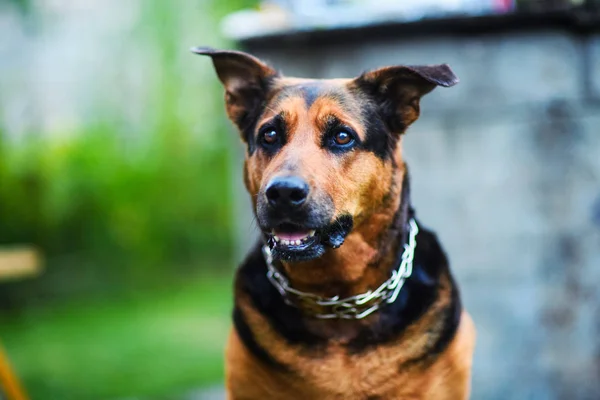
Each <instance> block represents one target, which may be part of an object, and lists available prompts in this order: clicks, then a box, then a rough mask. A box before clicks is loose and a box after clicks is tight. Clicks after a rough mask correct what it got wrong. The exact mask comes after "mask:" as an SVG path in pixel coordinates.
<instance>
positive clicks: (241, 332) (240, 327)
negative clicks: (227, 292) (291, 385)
mask: <svg viewBox="0 0 600 400" xmlns="http://www.w3.org/2000/svg"><path fill="white" fill-rule="evenodd" d="M233 325H234V326H235V330H236V332H237V334H238V336H239V338H240V340H241V341H242V343H244V345H245V346H246V348H247V349H248V351H250V353H252V354H253V355H254V356H255V357H256V358H257V359H258V360H260V361H262V362H263V363H265V364H266V365H268V366H269V367H273V368H277V369H278V370H280V371H289V367H288V366H287V365H285V364H282V363H281V362H279V361H277V360H275V358H273V356H272V355H271V354H269V352H268V351H267V350H266V349H265V348H263V347H262V346H261V345H260V344H258V342H257V341H256V339H255V338H254V334H253V333H252V330H251V329H250V327H249V326H248V323H247V322H246V318H245V317H244V313H243V312H242V310H240V309H239V308H238V307H237V306H236V307H235V308H234V309H233Z"/></svg>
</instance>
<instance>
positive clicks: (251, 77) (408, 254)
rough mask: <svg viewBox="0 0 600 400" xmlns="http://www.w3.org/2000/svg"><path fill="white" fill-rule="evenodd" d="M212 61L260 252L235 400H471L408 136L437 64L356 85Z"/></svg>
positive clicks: (247, 304) (449, 76) (241, 331)
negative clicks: (406, 149)
mask: <svg viewBox="0 0 600 400" xmlns="http://www.w3.org/2000/svg"><path fill="white" fill-rule="evenodd" d="M192 51H193V52H195V53H197V54H200V55H205V56H209V57H210V58H211V59H212V62H213V64H214V67H215V70H216V73H217V75H218V78H219V80H220V81H221V83H222V84H223V86H224V88H225V107H226V111H227V114H228V116H229V118H230V119H231V120H232V122H233V123H234V124H235V125H236V127H237V128H238V130H239V132H240V134H241V138H242V141H243V143H244V145H245V148H246V156H245V162H244V172H243V177H244V184H245V186H246V188H247V190H248V192H249V193H250V196H251V199H252V205H253V211H254V216H255V218H256V221H257V225H258V227H259V228H260V231H261V233H262V237H261V240H260V241H259V243H257V245H256V246H255V247H254V249H253V250H252V251H251V252H250V253H249V255H248V256H247V258H246V259H245V261H244V262H243V263H242V265H241V266H240V268H239V269H238V270H237V273H236V278H235V285H234V292H235V306H234V310H233V328H232V330H231V334H230V336H229V339H228V343H227V350H226V368H225V376H226V390H227V396H228V398H229V399H234V400H241V399H286V400H287V399H302V400H307V399H325V400H329V399H332V400H333V399H356V400H367V399H370V400H374V399H434V400H457V399H468V398H469V395H470V380H471V378H470V376H471V364H472V357H473V351H474V346H475V327H474V324H473V321H472V319H471V317H470V316H469V314H468V313H467V312H466V311H465V310H464V309H463V307H462V305H461V300H460V295H459V290H458V287H457V284H456V282H455V281H454V279H453V277H452V275H451V273H450V270H449V266H448V261H447V257H446V255H445V253H444V251H443V249H442V247H441V245H440V243H439V242H438V239H437V238H436V236H435V234H434V233H432V232H431V231H429V230H427V229H426V228H425V227H423V226H422V225H421V223H420V222H419V221H418V220H417V219H416V217H415V212H414V209H413V208H412V206H411V203H410V186H409V175H408V169H407V166H406V163H405V162H404V161H403V151H402V139H403V134H404V133H405V131H406V130H407V128H408V127H409V126H410V125H411V124H412V123H413V122H414V121H415V120H416V119H417V118H418V117H419V113H420V106H419V102H420V99H421V97H422V96H424V95H425V94H427V93H429V92H430V91H432V90H433V89H434V88H435V87H437V86H442V87H450V86H453V85H454V84H456V83H457V82H458V78H457V77H456V76H455V75H454V73H453V72H452V70H451V69H450V67H449V66H448V65H446V64H442V65H432V66H402V65H399V66H390V67H385V68H380V69H376V70H373V71H369V72H365V73H363V74H362V75H360V76H358V77H357V78H354V79H327V80H319V79H301V78H290V77H284V76H283V75H282V74H280V73H279V72H278V71H276V70H275V69H273V68H272V67H270V66H269V65H268V64H266V63H265V62H263V61H261V60H260V59H258V58H256V57H254V56H252V55H250V54H247V53H244V52H241V51H232V50H215V49H212V48H202V47H199V48H193V49H192Z"/></svg>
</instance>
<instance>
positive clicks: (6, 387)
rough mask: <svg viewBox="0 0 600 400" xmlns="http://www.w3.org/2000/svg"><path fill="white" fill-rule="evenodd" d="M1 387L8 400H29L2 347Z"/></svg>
mask: <svg viewBox="0 0 600 400" xmlns="http://www.w3.org/2000/svg"><path fill="white" fill-rule="evenodd" d="M0 387H1V388H2V392H3V393H4V394H5V395H6V398H7V400H27V399H28V398H27V395H26V394H25V391H24V390H23V387H22V386H21V384H20V382H19V380H18V379H17V376H16V375H15V373H14V372H13V370H12V368H11V366H10V363H9V362H8V357H7V356H6V353H5V352H4V349H3V348H2V345H0Z"/></svg>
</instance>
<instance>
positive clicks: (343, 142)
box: [333, 131, 354, 146]
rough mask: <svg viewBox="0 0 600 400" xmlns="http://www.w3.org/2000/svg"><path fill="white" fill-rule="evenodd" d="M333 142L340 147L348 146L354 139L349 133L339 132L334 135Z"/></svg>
mask: <svg viewBox="0 0 600 400" xmlns="http://www.w3.org/2000/svg"><path fill="white" fill-rule="evenodd" d="M333 140H335V144H337V145H339V146H347V145H348V144H350V143H351V142H352V141H353V140H354V139H352V136H351V135H350V134H349V133H348V132H345V131H339V132H338V133H336V134H335V135H334V137H333Z"/></svg>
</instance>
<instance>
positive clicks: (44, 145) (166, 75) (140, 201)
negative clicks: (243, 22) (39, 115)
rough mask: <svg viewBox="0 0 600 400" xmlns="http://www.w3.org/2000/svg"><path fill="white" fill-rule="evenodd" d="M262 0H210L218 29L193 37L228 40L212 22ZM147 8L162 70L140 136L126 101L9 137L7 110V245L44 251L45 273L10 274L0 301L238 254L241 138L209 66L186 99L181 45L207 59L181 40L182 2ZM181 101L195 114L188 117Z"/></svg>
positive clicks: (207, 18) (2, 132)
mask: <svg viewBox="0 0 600 400" xmlns="http://www.w3.org/2000/svg"><path fill="white" fill-rule="evenodd" d="M5 1H6V0H5ZM13 2H14V1H13ZM16 3H22V2H16ZM16 3H15V4H16ZM25 3H31V2H24V3H23V4H25ZM254 3H255V2H254V1H247V0H246V1H242V0H236V1H217V0H213V1H209V2H204V3H202V7H200V8H199V11H198V18H199V19H200V23H202V24H204V25H208V28H206V29H205V30H204V31H205V32H206V31H208V32H212V36H210V37H207V36H206V34H204V36H202V37H200V38H199V39H198V40H199V42H198V43H194V44H207V43H208V44H212V45H215V44H217V45H218V44H220V45H224V46H227V44H225V43H223V39H220V38H219V37H218V36H217V34H216V33H215V32H217V31H218V29H217V26H218V25H217V24H218V21H219V20H220V18H221V17H222V16H224V15H225V14H226V13H227V12H230V11H231V10H233V9H238V8H242V7H248V6H252V5H253V4H254ZM30 6H31V8H33V9H35V2H33V3H31V4H30ZM206 10H208V14H206V13H204V11H206ZM142 11H143V12H142V15H141V17H140V22H139V24H138V28H137V30H136V32H134V34H136V35H138V36H139V37H141V38H142V39H143V40H145V41H149V42H150V43H152V48H153V49H156V52H157V54H154V55H155V56H156V57H157V59H158V60H159V61H160V66H159V68H160V74H159V76H160V79H158V80H157V81H156V82H149V83H148V84H149V85H151V86H152V89H153V90H152V92H151V93H152V99H151V101H150V103H151V104H152V109H150V110H148V111H147V112H148V115H149V116H150V115H151V116H152V118H151V119H150V120H151V121H152V122H149V123H148V124H147V125H148V126H145V127H144V129H143V130H142V132H136V135H134V136H135V139H132V135H131V134H130V133H129V132H127V128H126V127H125V125H126V124H123V123H122V117H121V116H120V115H119V113H120V112H121V111H120V110H118V109H112V110H109V111H108V112H106V110H104V109H103V105H100V106H99V110H98V111H99V113H98V115H101V117H99V118H97V119H95V120H93V121H89V122H88V123H86V124H85V126H84V127H83V128H81V129H79V130H78V131H77V132H67V135H52V134H51V135H46V134H40V133H39V132H31V133H30V134H27V135H26V139H24V140H19V141H10V140H6V138H7V132H6V127H3V124H2V121H0V182H1V184H0V221H1V223H0V245H3V246H6V245H12V244H22V243H27V244H33V245H36V246H38V247H39V248H40V249H41V251H42V253H43V254H44V256H45V258H46V271H45V272H44V274H43V275H42V276H41V277H40V278H39V279H36V280H32V281H23V282H15V283H10V284H5V283H3V285H2V290H1V291H0V306H4V307H5V308H6V306H9V307H10V308H14V307H16V306H19V307H21V306H22V305H24V304H27V303H31V302H32V301H34V302H35V301H36V300H47V299H49V298H57V297H65V296H72V295H88V294H91V293H97V294H100V295H102V294H106V293H110V294H115V293H125V292H132V291H136V290H141V289H142V288H152V287H156V286H158V285H163V284H164V283H165V282H169V281H177V280H181V281H184V280H185V279H187V277H188V276H190V275H191V274H196V273H197V272H198V271H200V270H203V269H207V268H211V266H213V265H216V266H219V267H220V266H223V265H231V254H232V246H233V243H232V233H231V232H232V228H233V224H232V220H231V197H232V193H231V190H230V189H231V185H230V179H229V178H230V170H229V169H230V151H229V146H230V145H231V143H234V141H232V140H230V138H229V137H228V136H229V135H231V130H232V129H231V127H230V126H229V123H228V122H227V121H226V120H225V118H224V116H223V115H224V111H223V105H222V92H221V90H222V89H221V88H220V86H219V84H218V83H217V81H216V79H215V78H214V75H213V74H214V73H213V71H212V70H211V71H210V74H209V75H208V74H207V75H206V76H209V77H211V81H210V82H206V83H205V85H204V86H203V87H202V88H200V86H199V87H198V89H199V90H198V93H197V103H194V104H183V105H182V104H181V100H180V94H181V91H182V90H183V89H184V82H183V79H182V78H181V73H182V71H181V68H180V64H181V62H180V61H181V60H178V57H181V54H182V51H185V52H186V56H189V60H186V61H187V62H189V63H190V64H192V63H194V62H198V65H200V63H199V59H197V58H196V59H195V58H194V57H193V55H191V54H189V53H188V52H187V48H188V47H189V45H190V43H181V32H180V30H181V26H180V24H181V21H180V14H181V13H178V12H177V11H178V10H177V8H176V7H175V5H174V4H172V3H169V2H162V1H159V0H150V1H148V2H145V3H144V7H143V9H142ZM34 13H35V10H34ZM203 67H204V68H206V67H208V64H204V65H203ZM182 109H183V110H184V111H186V113H187V111H190V113H189V114H190V115H187V116H185V115H184V117H182V111H181V110H182ZM198 109H200V110H201V111H200V112H198V111H197V110H198ZM192 110H196V114H198V115H199V118H206V119H207V121H206V122H205V123H202V126H203V129H201V132H198V131H197V129H196V127H195V126H194V123H198V122H197V121H192V122H190V118H191V111H192ZM186 118H187V119H186ZM138 137H139V138H138ZM223 138H227V139H223Z"/></svg>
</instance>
